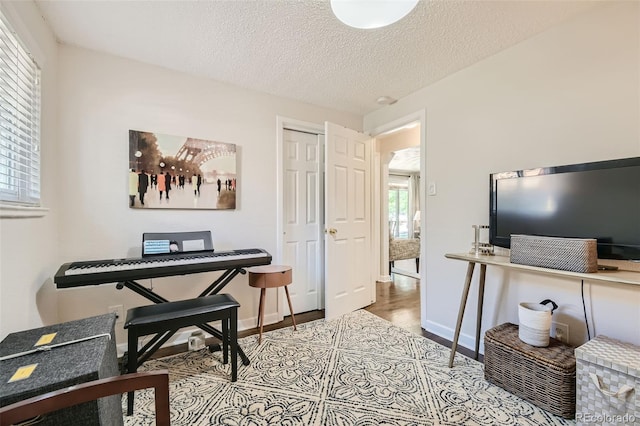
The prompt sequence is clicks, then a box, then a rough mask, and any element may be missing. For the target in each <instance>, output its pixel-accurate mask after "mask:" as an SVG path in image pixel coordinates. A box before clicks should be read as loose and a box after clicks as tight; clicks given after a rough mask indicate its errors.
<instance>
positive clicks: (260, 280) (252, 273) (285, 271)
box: [246, 265, 296, 344]
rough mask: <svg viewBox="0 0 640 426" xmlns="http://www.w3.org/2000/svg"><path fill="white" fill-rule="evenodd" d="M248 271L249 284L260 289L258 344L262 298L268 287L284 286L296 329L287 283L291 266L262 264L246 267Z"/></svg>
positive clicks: (262, 311)
mask: <svg viewBox="0 0 640 426" xmlns="http://www.w3.org/2000/svg"><path fill="white" fill-rule="evenodd" d="M246 270H247V271H249V285H250V286H251V287H256V288H259V289H260V305H259V308H258V326H259V327H260V337H258V344H260V343H262V327H263V326H264V300H265V294H266V290H267V289H268V288H275V287H284V291H285V293H286V294H287V302H289V312H291V319H292V320H293V329H294V330H296V317H295V316H294V315H293V307H292V306H291V298H290V297H289V289H288V288H287V285H288V284H291V281H292V273H291V266H284V265H264V266H253V267H251V268H246Z"/></svg>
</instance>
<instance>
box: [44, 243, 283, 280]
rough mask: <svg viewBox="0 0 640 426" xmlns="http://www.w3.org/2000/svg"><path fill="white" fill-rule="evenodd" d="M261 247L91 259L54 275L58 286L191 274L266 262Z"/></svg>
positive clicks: (65, 268) (264, 253) (71, 265)
mask: <svg viewBox="0 0 640 426" xmlns="http://www.w3.org/2000/svg"><path fill="white" fill-rule="evenodd" d="M270 263H271V255H270V254H269V253H267V252H266V251H265V250H262V249H241V250H230V251H217V252H213V251H207V252H193V253H176V254H163V255H157V256H144V257H138V258H126V259H109V260H92V261H84V262H71V263H65V264H64V265H62V266H61V267H60V268H59V269H58V272H57V273H56V275H55V277H54V282H55V283H56V286H57V287H58V288H69V287H80V286H87V285H98V284H105V283H115V282H120V281H131V280H138V279H145V278H157V277H168V276H172V275H186V274H195V273H199V272H209V271H219V270H228V269H237V268H248V267H250V266H259V265H268V264H270Z"/></svg>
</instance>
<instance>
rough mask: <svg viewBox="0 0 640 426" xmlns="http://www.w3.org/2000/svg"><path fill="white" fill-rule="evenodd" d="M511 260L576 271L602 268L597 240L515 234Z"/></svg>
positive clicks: (595, 270)
mask: <svg viewBox="0 0 640 426" xmlns="http://www.w3.org/2000/svg"><path fill="white" fill-rule="evenodd" d="M510 261H511V263H518V264H521V265H529V266H539V267H542V268H550V269H560V270H563V271H573V272H585V273H587V272H588V273H591V272H598V251H597V240H595V239H580V238H555V237H538V236H534V235H517V234H513V235H511V257H510Z"/></svg>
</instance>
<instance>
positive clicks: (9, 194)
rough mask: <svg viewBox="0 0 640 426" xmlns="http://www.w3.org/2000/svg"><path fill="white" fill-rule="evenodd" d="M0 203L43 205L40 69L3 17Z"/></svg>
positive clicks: (0, 29) (0, 18)
mask: <svg viewBox="0 0 640 426" xmlns="http://www.w3.org/2000/svg"><path fill="white" fill-rule="evenodd" d="M0 201H1V202H8V203H11V204H13V203H15V204H18V205H24V206H39V205H40V68H39V67H38V65H37V64H36V62H35V61H34V60H33V58H32V57H31V55H30V54H29V52H28V51H27V50H26V49H25V47H24V46H23V45H22V43H21V42H20V40H19V39H18V38H17V36H16V34H15V32H14V31H13V30H12V29H11V26H10V24H9V22H8V21H7V19H6V17H5V16H4V14H2V13H0Z"/></svg>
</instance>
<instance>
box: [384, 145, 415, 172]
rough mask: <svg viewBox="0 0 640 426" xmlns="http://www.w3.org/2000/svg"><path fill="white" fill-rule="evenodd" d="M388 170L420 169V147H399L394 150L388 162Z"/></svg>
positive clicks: (408, 170) (410, 170) (411, 170)
mask: <svg viewBox="0 0 640 426" xmlns="http://www.w3.org/2000/svg"><path fill="white" fill-rule="evenodd" d="M389 170H402V171H406V172H419V171H420V147H419V146H413V147H411V148H405V149H400V150H398V151H395V152H394V155H393V158H392V159H391V161H390V162H389Z"/></svg>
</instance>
